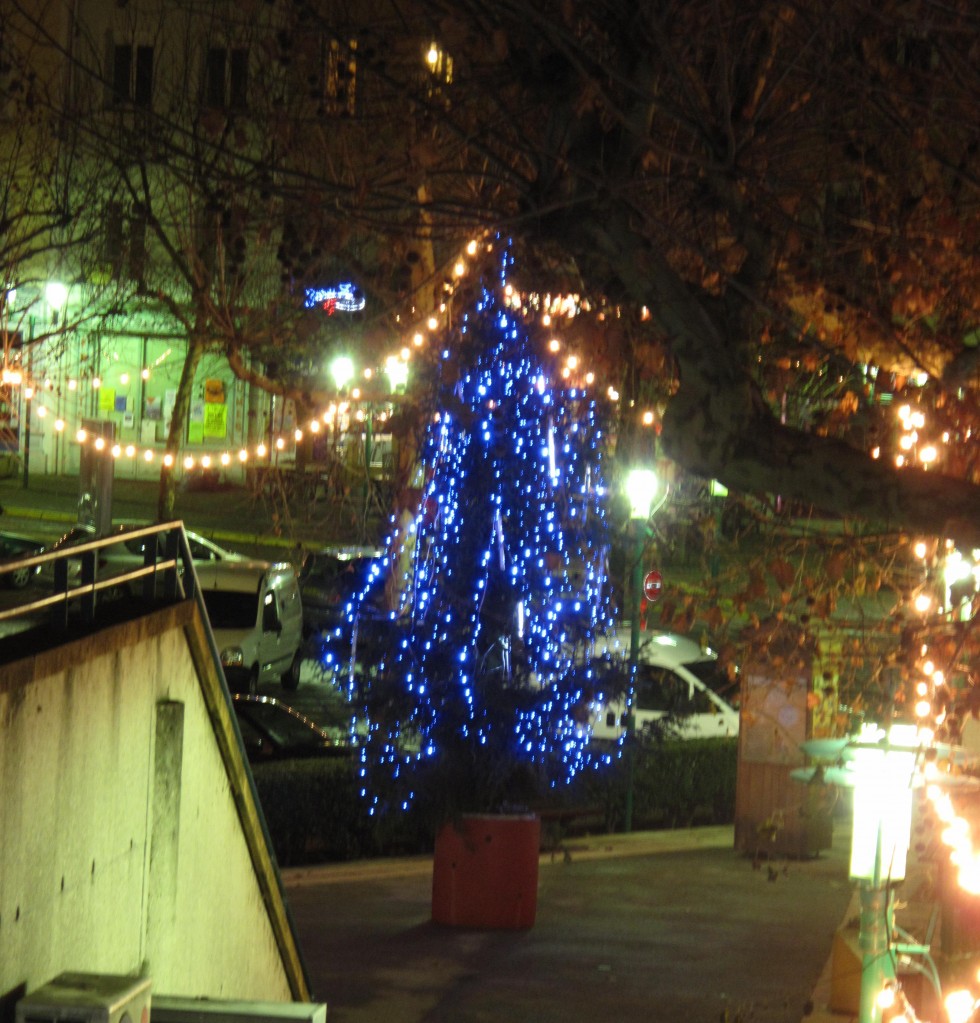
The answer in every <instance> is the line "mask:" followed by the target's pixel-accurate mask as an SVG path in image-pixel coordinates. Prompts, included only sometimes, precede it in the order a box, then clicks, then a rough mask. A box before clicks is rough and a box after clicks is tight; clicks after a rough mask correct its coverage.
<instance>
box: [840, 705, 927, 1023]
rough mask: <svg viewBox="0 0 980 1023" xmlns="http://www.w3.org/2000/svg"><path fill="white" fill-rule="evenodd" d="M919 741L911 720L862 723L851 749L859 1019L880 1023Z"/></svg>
mask: <svg viewBox="0 0 980 1023" xmlns="http://www.w3.org/2000/svg"><path fill="white" fill-rule="evenodd" d="M917 743H918V740H917V737H916V727H915V725H906V724H893V725H892V726H891V727H890V728H889V729H888V732H887V733H886V732H885V731H884V730H883V729H880V728H878V726H877V725H873V724H872V725H867V724H866V725H864V726H863V729H862V732H861V734H860V735H859V736H858V741H857V743H856V744H855V745H854V748H853V750H852V753H851V757H852V760H853V768H854V793H853V799H854V809H853V813H854V820H853V825H852V834H851V864H850V877H851V880H852V881H855V882H857V885H858V890H859V892H860V898H861V916H860V929H859V932H858V942H859V947H860V951H861V960H862V965H861V993H860V1004H859V1011H858V1019H859V1021H860V1023H879V1021H880V1019H881V1009H880V1007H879V1005H878V996H879V994H880V993H881V991H882V989H883V988H884V987H885V985H886V984H888V983H889V982H894V981H895V978H896V974H897V963H896V953H897V951H898V950H897V949H896V948H894V947H893V945H892V932H893V930H894V923H893V921H894V909H893V905H892V888H893V886H894V885H896V884H898V882H900V881H901V880H902V879H903V878H904V877H905V861H906V857H907V854H908V848H909V841H910V836H911V830H912V786H913V778H914V774H915V767H916V751H917Z"/></svg>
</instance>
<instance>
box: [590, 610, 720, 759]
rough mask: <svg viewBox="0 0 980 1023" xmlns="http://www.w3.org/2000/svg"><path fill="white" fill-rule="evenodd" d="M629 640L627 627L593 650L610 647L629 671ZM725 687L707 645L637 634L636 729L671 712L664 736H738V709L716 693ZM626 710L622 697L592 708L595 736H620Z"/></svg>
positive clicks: (603, 738)
mask: <svg viewBox="0 0 980 1023" xmlns="http://www.w3.org/2000/svg"><path fill="white" fill-rule="evenodd" d="M630 639H631V637H630V630H629V628H620V629H616V630H615V631H614V632H613V633H612V634H611V635H610V636H608V637H603V639H602V640H600V641H599V642H597V643H596V654H597V655H601V654H603V653H605V652H607V651H608V652H609V653H610V654H611V655H612V656H614V657H622V658H623V660H624V671H625V670H628V667H627V666H628V662H629V653H630ZM728 690H729V684H728V680H727V678H726V677H725V676H724V675H723V674H722V671H721V668H720V666H719V665H718V656H717V654H715V653H714V651H713V650H711V649H710V648H708V649H702V648H701V647H700V646H699V645H698V644H697V643H696V642H694V640H692V639H690V638H689V637H687V636H681V635H678V634H677V633H673V632H641V633H640V646H639V648H638V651H637V659H636V678H635V683H634V699H633V708H632V709H633V714H634V717H635V728H636V730H637V732H642V731H643V730H644V729H649V728H650V727H651V726H654V725H655V723H656V722H658V721H660V720H662V719H663V718H664V717H666V716H668V715H670V716H671V718H672V720H671V726H672V727H671V729H670V731H669V733H668V734H669V735H671V736H674V737H677V738H682V739H700V738H710V737H713V736H735V735H738V711H737V710H736V709H735V707H734V706H732V704H731V703H729V702H728V701H727V700H726V699H725V698H724V697H723V696H722V695H720V694H721V693H725V692H727V691H728ZM737 692H738V690H737V688H736V689H735V690H734V693H735V694H737ZM733 698H734V697H733ZM628 710H629V708H628V707H627V705H626V701H625V699H622V700H616V701H612V702H610V703H606V704H599V705H596V706H594V707H593V717H592V736H593V738H595V739H598V740H599V741H601V742H608V741H614V740H617V739H619V738H621V737H622V736H623V734H624V733H625V731H626V721H627V715H628Z"/></svg>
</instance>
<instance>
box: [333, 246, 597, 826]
mask: <svg viewBox="0 0 980 1023" xmlns="http://www.w3.org/2000/svg"><path fill="white" fill-rule="evenodd" d="M509 262H510V261H509V259H505V260H504V263H505V264H507V265H509ZM507 265H505V266H504V267H503V272H502V273H501V279H500V280H498V281H494V282H490V283H489V284H488V285H487V286H486V287H485V288H484V289H483V290H482V292H481V293H480V294H479V295H478V297H477V299H476V302H475V304H474V306H473V308H471V309H470V310H469V311H468V312H467V313H466V315H465V316H464V317H463V319H462V322H461V324H460V327H459V332H458V335H457V336H456V337H455V338H453V339H452V344H450V345H448V346H447V348H446V351H445V356H444V362H443V367H442V370H443V379H442V384H441V388H440V401H439V402H438V409H437V411H436V414H435V417H434V419H433V422H432V426H431V429H430V431H429V436H428V439H427V443H426V448H425V458H424V465H425V471H426V474H427V480H428V482H427V484H426V487H425V490H424V495H423V499H422V504H421V511H420V512H419V514H418V516H417V517H416V519H415V521H414V523H413V526H412V528H411V529H410V531H409V536H408V537H407V538H404V539H403V542H409V543H411V544H413V545H414V558H413V561H412V570H411V574H410V576H409V578H408V579H407V580H405V583H404V592H403V594H402V597H401V601H400V607H399V610H398V611H397V612H396V613H395V618H394V621H393V622H391V623H389V624H390V625H392V633H391V634H390V635H389V637H388V639H389V642H387V643H378V642H377V641H376V640H377V637H376V636H372V637H371V638H365V636H364V635H363V633H362V634H360V635H358V633H357V632H355V637H356V650H355V656H354V663H355V665H358V664H359V662H360V661H362V660H364V661H370V660H372V659H375V658H376V659H377V661H376V663H374V664H373V665H371V667H370V670H368V671H366V672H364V673H363V674H362V673H361V672H360V671H356V672H355V673H354V674H353V675H352V679H351V684H350V688H349V696H350V699H351V701H352V703H353V705H354V707H355V726H357V724H358V723H359V722H360V723H366V726H367V731H366V738H365V739H364V741H363V743H362V746H361V762H362V774H363V775H364V777H365V780H366V789H365V791H366V793H367V794H368V795H369V797H370V800H371V806H372V808H373V809H374V808H379V807H384V806H385V805H390V803H391V802H392V801H394V802H395V803H398V802H401V803H402V804H404V805H407V804H408V803H409V802H411V801H412V800H413V798H415V793H416V791H419V792H424V796H425V799H426V800H428V801H432V802H434V803H435V804H436V805H437V806H438V809H437V811H436V813H437V816H439V817H445V816H446V815H447V814H449V813H452V812H458V811H460V810H467V809H469V810H490V809H499V808H500V807H501V806H503V805H505V804H507V803H520V801H521V799H522V798H526V796H527V794H528V792H529V791H530V790H533V789H534V788H535V786H536V785H538V784H539V783H542V782H543V783H544V784H545V785H546V786H547V785H557V784H560V783H562V782H564V781H567V780H568V779H570V778H571V777H572V776H573V775H575V774H576V773H577V772H579V771H580V770H582V769H583V768H584V767H586V766H587V765H589V764H593V763H598V762H599V761H600V760H601V759H602V757H601V756H599V755H596V754H594V753H593V752H592V751H591V750H590V749H589V748H588V739H589V729H588V727H587V723H588V705H589V703H590V702H591V701H592V699H593V698H594V697H595V696H596V695H597V690H598V689H601V686H602V684H603V683H602V681H601V680H600V679H598V678H597V677H596V675H595V673H594V671H593V670H592V669H591V667H590V664H589V659H588V657H587V656H586V653H587V651H588V649H589V647H590V645H591V643H592V641H593V640H594V639H595V637H596V635H597V634H598V633H599V632H601V631H604V630H605V629H606V627H607V626H608V625H609V623H610V621H611V610H612V604H611V600H610V594H609V588H608V580H607V565H606V560H607V556H608V545H609V540H608V535H607V533H608V528H607V524H606V516H605V505H606V492H605V484H604V450H605V439H604V435H603V423H602V420H601V417H600V412H599V409H598V408H597V405H596V402H595V401H594V400H593V399H592V398H591V397H589V396H588V395H586V394H584V393H582V392H580V391H577V390H575V389H571V390H566V389H562V388H560V387H557V386H556V385H555V380H554V367H553V366H550V365H548V362H547V360H546V359H545V358H544V357H543V356H542V355H541V354H539V353H538V352H537V351H536V344H537V343H538V340H539V339H537V338H535V337H534V336H533V332H532V331H531V330H530V328H529V326H528V324H527V323H526V322H525V320H524V317H523V314H522V312H521V310H520V309H519V308H518V307H517V306H514V307H511V306H510V305H509V304H508V303H507V301H506V299H505V298H504V297H503V288H504V286H505V284H506V277H505V273H506V270H507V268H508V266H507ZM379 571H380V569H379ZM350 610H351V614H352V620H353V622H354V624H355V627H356V629H357V630H361V629H362V628H363V627H364V624H365V623H362V622H361V621H359V620H358V612H359V605H358V604H357V603H356V602H355V604H354V605H353V606H352V607H351V609H350ZM392 636H393V637H394V639H393V641H392ZM359 731H361V729H359ZM379 773H380V775H381V777H380V778H379ZM423 782H427V784H422V783H423ZM392 785H394V787H393V788H392ZM375 786H377V787H376V788H375Z"/></svg>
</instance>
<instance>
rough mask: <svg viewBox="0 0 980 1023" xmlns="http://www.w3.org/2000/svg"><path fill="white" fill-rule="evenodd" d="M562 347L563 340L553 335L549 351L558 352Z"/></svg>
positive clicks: (549, 343)
mask: <svg viewBox="0 0 980 1023" xmlns="http://www.w3.org/2000/svg"><path fill="white" fill-rule="evenodd" d="M560 348H561V341H559V340H558V338H556V337H553V338H552V339H551V340H550V341H549V342H548V351H549V352H557V351H558V350H559V349H560Z"/></svg>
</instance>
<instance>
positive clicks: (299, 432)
mask: <svg viewBox="0 0 980 1023" xmlns="http://www.w3.org/2000/svg"><path fill="white" fill-rule="evenodd" d="M293 437H294V438H295V440H296V443H297V444H299V442H300V441H301V440H302V439H303V431H302V430H300V429H298V428H297V430H296V431H295V432H294V433H293Z"/></svg>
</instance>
